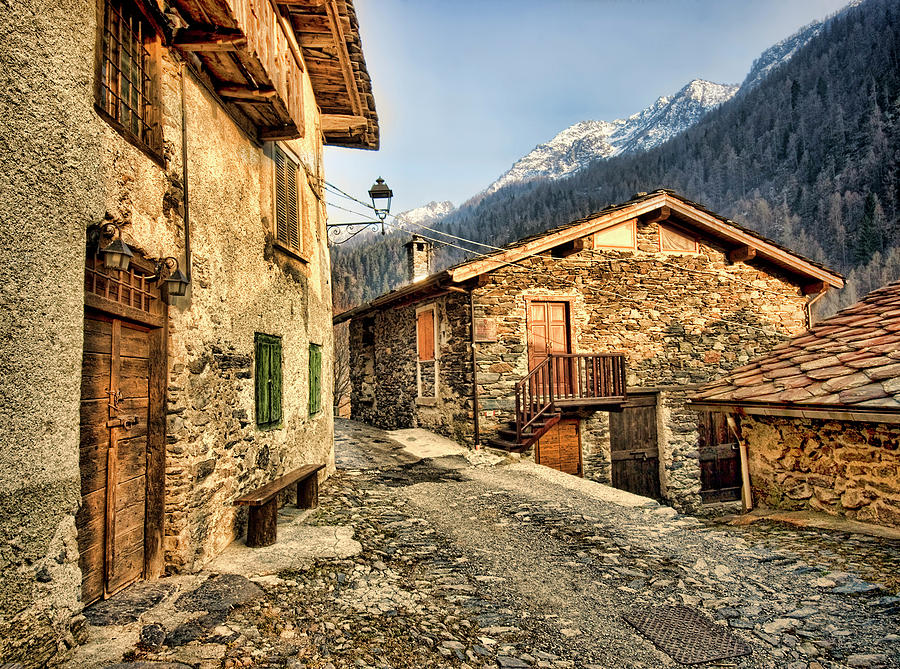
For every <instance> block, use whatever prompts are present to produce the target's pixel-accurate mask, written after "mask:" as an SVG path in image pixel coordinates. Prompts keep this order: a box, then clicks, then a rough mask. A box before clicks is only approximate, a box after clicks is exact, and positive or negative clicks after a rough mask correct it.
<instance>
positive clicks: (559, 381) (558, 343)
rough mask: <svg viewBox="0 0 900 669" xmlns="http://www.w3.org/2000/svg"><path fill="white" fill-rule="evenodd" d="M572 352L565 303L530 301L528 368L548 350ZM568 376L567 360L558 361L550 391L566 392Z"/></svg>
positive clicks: (570, 376)
mask: <svg viewBox="0 0 900 669" xmlns="http://www.w3.org/2000/svg"><path fill="white" fill-rule="evenodd" d="M571 352H572V337H571V331H570V328H569V304H568V302H538V301H531V302H529V303H528V369H529V370H531V369H534V368H535V367H537V366H538V365H539V364H541V363H542V362H543V361H544V360H545V359H546V358H547V356H548V355H550V354H551V353H571ZM571 378H572V375H571V370H570V369H569V365H568V361H560V363H559V364H557V365H556V366H555V368H554V373H553V380H552V382H553V392H554V393H555V394H556V395H563V394H568V389H569V387H570V383H571Z"/></svg>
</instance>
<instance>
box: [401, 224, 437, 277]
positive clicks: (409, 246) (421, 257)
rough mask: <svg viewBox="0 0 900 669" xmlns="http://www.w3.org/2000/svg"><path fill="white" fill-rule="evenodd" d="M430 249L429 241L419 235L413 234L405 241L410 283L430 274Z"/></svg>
mask: <svg viewBox="0 0 900 669" xmlns="http://www.w3.org/2000/svg"><path fill="white" fill-rule="evenodd" d="M432 250H433V246H432V244H431V242H430V241H428V240H427V239H424V238H423V237H420V236H419V235H413V238H412V239H411V240H410V241H408V242H406V268H407V273H408V275H409V281H410V283H415V282H416V281H421V280H422V279H424V278H425V277H426V276H428V275H429V274H431V256H432Z"/></svg>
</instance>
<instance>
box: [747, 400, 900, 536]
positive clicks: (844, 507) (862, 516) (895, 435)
mask: <svg viewBox="0 0 900 669" xmlns="http://www.w3.org/2000/svg"><path fill="white" fill-rule="evenodd" d="M741 434H742V436H743V437H744V439H745V440H746V442H747V449H748V465H749V469H750V485H751V489H752V491H753V499H754V503H755V504H756V505H758V506H761V507H764V508H773V509H790V510H796V509H812V510H815V511H824V512H825V513H830V514H833V515H840V516H846V517H848V518H852V519H854V520H859V521H863V522H867V523H877V524H879V525H889V526H892V527H900V427H898V426H896V425H884V424H879V423H856V422H850V421H830V420H814V419H798V418H781V417H762V416H748V417H744V418H742V419H741Z"/></svg>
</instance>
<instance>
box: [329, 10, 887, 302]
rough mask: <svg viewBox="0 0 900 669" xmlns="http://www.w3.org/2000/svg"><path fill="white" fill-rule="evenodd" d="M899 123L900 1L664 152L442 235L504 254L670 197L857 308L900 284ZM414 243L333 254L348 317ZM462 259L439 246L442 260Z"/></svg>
mask: <svg viewBox="0 0 900 669" xmlns="http://www.w3.org/2000/svg"><path fill="white" fill-rule="evenodd" d="M898 119H900V3H897V2H896V0H867V1H866V2H864V3H862V4H861V5H859V6H857V7H853V8H850V9H848V10H846V11H845V12H843V13H842V14H841V15H840V16H838V17H836V18H835V19H834V20H832V21H830V22H828V23H827V24H826V26H825V27H824V28H823V29H822V30H821V32H820V33H819V35H818V36H817V37H815V38H814V39H812V40H811V41H810V42H809V43H808V44H806V45H805V46H804V47H803V48H801V49H800V50H799V51H798V52H797V54H796V55H795V56H794V57H793V58H792V59H791V60H789V61H788V62H787V63H786V64H784V65H782V66H781V67H778V68H776V69H774V70H773V71H772V72H770V73H769V75H768V76H767V77H766V78H765V79H764V80H763V81H762V82H760V83H759V85H757V86H756V87H755V88H753V89H752V90H750V91H748V92H747V93H746V94H742V95H739V96H736V97H735V98H734V99H732V100H731V101H729V102H727V103H725V104H724V105H722V106H721V107H719V108H718V109H717V110H715V111H713V112H711V113H709V114H708V115H707V116H705V117H704V118H703V119H702V120H701V121H700V122H699V123H697V124H696V125H695V126H693V127H692V128H690V129H689V130H687V131H686V132H685V133H683V134H681V135H679V136H677V137H675V138H674V139H672V140H671V141H669V142H667V143H666V144H664V145H662V146H660V147H658V148H656V149H652V150H650V151H648V152H646V153H642V154H638V155H634V156H624V157H616V158H612V159H609V160H601V161H597V162H596V163H594V164H592V165H591V166H589V167H587V168H585V169H584V170H582V171H581V172H578V173H576V174H574V175H572V176H571V177H568V178H565V179H561V180H558V181H544V182H537V183H534V182H532V183H529V184H525V185H512V186H509V187H506V188H503V189H501V190H499V191H497V192H496V193H493V194H491V195H490V196H487V197H484V198H483V199H481V200H480V201H477V202H474V201H473V202H472V203H471V204H470V205H468V206H466V205H464V206H462V207H460V208H459V209H457V210H456V211H455V212H453V213H451V214H450V215H449V216H447V217H446V218H445V219H443V221H441V223H440V224H439V225H438V227H440V229H442V230H445V231H447V232H449V233H452V234H455V235H458V236H460V237H465V238H470V239H475V240H478V241H484V242H488V243H490V244H500V243H506V242H510V241H513V240H515V239H517V238H519V237H522V236H524V235H527V234H531V233H534V232H537V231H540V230H543V229H546V228H549V227H552V226H554V225H557V224H560V223H564V222H567V221H570V220H572V219H574V218H578V217H581V216H584V215H586V214H588V213H590V212H592V211H596V210H598V209H600V208H602V207H603V206H605V205H607V204H610V203H616V202H620V201H623V200H626V199H628V198H630V197H631V196H632V195H633V194H634V193H635V192H638V191H649V190H653V189H655V188H661V187H665V188H672V189H674V190H676V191H677V192H679V193H681V194H683V195H685V196H686V197H688V198H690V199H693V200H696V201H698V202H700V203H702V204H704V205H706V206H708V207H709V208H711V209H713V210H715V211H717V212H720V213H722V214H725V215H727V216H729V217H732V218H734V219H735V220H737V221H739V222H741V223H744V224H746V225H748V226H750V227H753V228H755V229H757V230H759V231H760V232H761V233H763V234H764V235H767V236H769V237H772V238H773V239H776V240H778V241H780V242H782V243H783V244H786V245H787V246H789V247H791V248H793V249H795V250H797V251H798V252H800V253H802V254H804V255H807V256H809V257H811V258H813V259H816V260H820V261H823V262H826V263H828V264H829V265H831V266H832V267H833V268H835V269H837V270H838V271H841V272H844V273H847V274H848V275H849V279H850V280H849V281H848V289H847V290H845V291H843V295H842V296H841V300H842V302H844V303H846V302H848V301H852V300H853V299H855V298H856V297H858V296H859V295H861V294H862V293H864V292H866V291H867V290H869V289H871V288H874V287H875V286H876V285H877V284H880V283H883V282H884V281H887V280H891V279H893V278H897V277H898V276H900V229H898V228H900V211H898V207H900V202H898V197H900V194H898V160H900V123H898ZM429 234H431V233H429ZM432 236H435V235H432ZM403 241H404V239H402V238H400V239H398V238H396V236H394V235H388V236H386V237H383V238H381V239H378V240H377V241H376V242H375V243H374V244H369V245H367V246H365V247H364V248H363V247H359V248H350V249H340V250H338V251H337V252H335V253H333V263H334V276H335V306H336V309H337V310H341V309H343V308H345V307H347V306H350V305H352V304H354V303H358V302H360V301H362V300H364V299H368V298H370V297H372V296H374V295H377V294H380V293H382V292H384V291H385V290H387V289H389V288H392V287H394V286H396V285H397V284H398V283H401V282H402V263H401V254H402V242H403ZM473 248H474V247H473ZM463 255H464V254H463V252H462V251H460V250H458V249H455V248H451V247H441V248H439V250H438V252H437V262H438V264H439V265H440V266H446V265H448V264H450V263H453V262H456V261H458V260H460V259H461V258H462V257H463ZM873 283H874V284H875V285H873ZM831 306H832V308H833V307H834V306H835V303H832V305H831Z"/></svg>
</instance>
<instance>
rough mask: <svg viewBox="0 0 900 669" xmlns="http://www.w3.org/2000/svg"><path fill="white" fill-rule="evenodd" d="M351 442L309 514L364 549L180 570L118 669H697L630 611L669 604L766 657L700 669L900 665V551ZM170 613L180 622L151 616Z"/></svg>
mask: <svg viewBox="0 0 900 669" xmlns="http://www.w3.org/2000/svg"><path fill="white" fill-rule="evenodd" d="M409 436H412V437H413V438H414V439H416V440H417V441H418V440H427V439H428V437H427V433H425V434H424V435H423V434H414V435H406V439H407V440H408V437H409ZM336 444H337V452H336V459H337V464H338V472H337V474H336V475H334V476H333V477H332V478H330V479H329V480H328V481H327V482H326V483H325V484H323V486H322V487H321V498H320V508H319V509H318V510H317V511H316V512H314V513H313V514H310V515H309V516H308V517H307V518H306V521H305V522H306V523H307V524H309V525H311V526H313V527H317V526H321V527H328V528H331V527H345V528H350V529H352V533H353V540H354V541H356V542H359V545H360V552H358V553H357V554H355V555H348V556H343V557H342V556H338V557H330V558H320V559H316V560H313V561H312V562H310V563H308V564H304V565H303V566H302V568H289V569H285V570H281V571H279V572H278V573H277V574H271V575H268V576H262V577H254V576H251V577H250V579H247V578H245V577H243V576H239V575H228V574H222V575H218V574H209V573H207V574H200V575H196V576H193V577H190V578H191V579H194V580H193V581H192V582H191V587H190V588H181V587H177V588H176V587H175V586H174V585H172V586H169V585H167V584H166V581H171V579H163V580H161V581H160V582H159V584H158V585H156V586H153V587H172V588H173V591H174V592H173V593H172V594H167V595H165V597H164V598H163V599H164V602H168V604H165V603H164V604H159V603H157V604H155V605H154V606H155V607H156V609H153V608H151V609H150V610H149V611H148V612H146V613H141V614H139V615H138V616H137V617H136V618H135V617H134V616H132V618H133V619H131V621H130V622H128V623H124V624H123V625H122V626H121V638H122V639H123V644H122V647H121V648H120V649H119V650H120V653H119V655H118V656H117V657H116V658H115V661H116V662H122V661H125V662H126V664H124V665H120V666H123V667H125V666H131V667H135V666H159V665H158V664H151V665H146V664H143V665H142V664H137V663H148V662H149V663H156V662H168V663H170V665H169V666H182V667H184V666H190V667H204V668H211V667H245V666H246V667H292V668H294V669H297V668H300V667H305V668H307V669H337V668H343V667H347V668H349V667H354V668H355V667H362V668H366V667H377V668H379V669H381V668H387V667H391V668H410V669H412V668H417V669H418V668H420V667H460V668H463V667H469V668H478V669H481V668H492V669H498V668H499V669H515V668H519V669H522V668H525V667H546V668H555V667H559V668H564V667H565V668H568V667H584V668H586V669H597V668H600V667H602V668H604V669H613V668H618V667H629V668H630V667H635V668H637V667H642V668H649V667H672V666H683V665H679V664H677V663H675V662H674V661H673V660H672V659H671V658H669V657H668V656H667V655H665V654H664V653H662V652H660V651H659V650H657V649H656V648H655V647H654V646H653V645H652V644H651V643H650V642H649V641H647V640H646V639H645V638H644V637H642V636H641V635H640V634H638V633H637V632H636V631H635V630H634V628H632V627H631V626H630V625H628V624H627V623H626V622H625V621H624V620H622V617H621V616H622V615H623V614H624V613H626V612H628V611H630V610H632V609H633V608H635V607H640V606H646V605H665V604H668V605H683V606H688V607H691V608H692V609H696V610H699V611H701V612H702V613H703V615H705V616H706V617H707V618H708V619H710V620H713V621H715V622H716V623H717V624H721V625H723V626H724V627H727V628H728V629H729V630H730V631H731V632H732V633H733V634H735V635H737V636H738V637H739V638H740V639H742V640H743V641H745V642H746V643H748V644H749V645H750V647H751V648H752V654H751V655H750V656H748V657H742V658H734V659H732V660H726V661H721V662H717V663H714V664H713V665H709V664H707V665H700V666H728V667H772V668H779V669H780V668H788V669H821V668H827V669H838V668H844V667H900V597H898V596H897V594H898V589H900V583H898V581H897V574H898V573H900V544H898V543H897V542H891V541H888V540H885V539H880V538H873V537H858V536H856V535H849V534H845V533H844V534H842V533H834V532H828V531H818V530H817V531H806V530H797V529H793V528H791V529H785V528H783V527H781V526H778V525H774V524H769V525H761V524H755V525H753V526H750V527H722V526H719V525H713V524H708V523H706V522H704V521H700V520H696V519H694V518H690V517H685V516H680V515H678V514H677V513H675V511H673V510H672V509H670V508H668V507H664V506H660V505H658V504H656V503H655V502H652V501H651V500H645V499H644V498H633V496H631V497H620V496H619V495H618V494H617V493H616V491H611V490H610V489H608V488H604V487H603V486H599V485H598V484H593V483H589V482H584V481H581V480H580V479H575V478H574V477H568V476H564V475H557V474H556V473H548V472H547V471H546V470H543V468H539V466H537V465H529V464H527V463H519V464H512V465H510V464H507V463H502V462H498V459H497V458H490V457H487V456H485V455H483V454H468V453H465V452H464V453H463V454H459V451H443V450H440V448H439V447H437V446H435V445H434V444H426V445H422V444H420V445H419V448H418V451H417V452H411V451H410V450H409V449H407V448H406V446H408V443H407V444H405V443H404V441H402V440H396V439H394V438H392V436H391V434H390V433H386V432H382V431H380V430H375V429H373V428H369V427H366V426H364V425H360V424H357V423H352V422H350V421H338V425H337V435H336ZM435 449H437V450H435ZM422 453H427V454H429V455H431V456H434V457H429V458H425V459H423V458H422V457H421V454H422ZM444 453H450V454H446V455H445V454H444ZM223 579H224V580H223ZM198 584H199V585H198ZM197 591H200V594H199V595H198V594H195V593H196V592H197ZM232 591H234V593H235V594H233V595H232V594H229V593H231V592H232ZM216 593H218V594H216ZM217 599H222V600H223V601H225V602H226V603H227V605H224V604H221V603H220V604H217V603H216V600H217ZM179 603H180V604H179ZM164 605H167V606H169V610H170V611H171V613H172V615H171V616H170V617H166V616H161V615H157V614H155V613H153V611H155V610H158V608H159V607H160V606H164ZM106 629H107V630H109V629H119V628H117V627H116V626H115V624H114V623H110V622H107V623H106ZM135 630H137V631H135ZM126 632H127V633H126ZM108 636H110V634H109V632H107V637H108ZM82 657H84V656H82ZM71 666H79V665H77V664H73V665H71ZM80 666H111V662H107V663H106V664H98V665H80Z"/></svg>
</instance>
